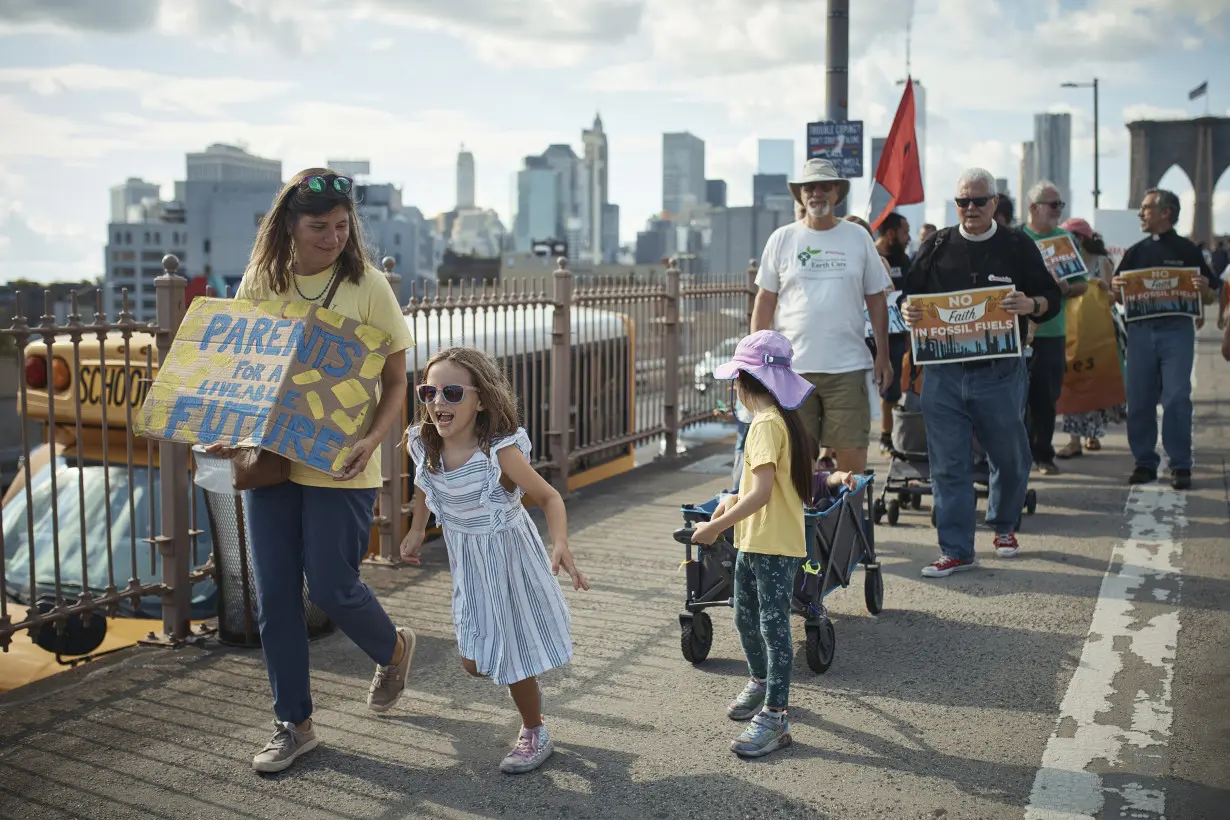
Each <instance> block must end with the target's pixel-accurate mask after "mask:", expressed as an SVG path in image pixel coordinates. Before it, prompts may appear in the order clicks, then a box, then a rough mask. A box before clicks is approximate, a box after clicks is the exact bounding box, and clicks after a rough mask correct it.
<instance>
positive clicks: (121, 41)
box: [0, 0, 1230, 281]
mask: <svg viewBox="0 0 1230 820" xmlns="http://www.w3.org/2000/svg"><path fill="white" fill-rule="evenodd" d="M511 2H512V0H509V3H506V4H505V5H509V4H511ZM145 5H146V6H148V7H151V8H154V12H152V13H150V14H148V15H145V16H142V15H141V14H139V13H136V12H133V13H132V14H131V15H129V14H128V13H127V12H125V11H124V10H122V9H121V10H117V11H116V12H114V13H113V14H111V15H110V16H108V15H99V14H96V13H94V12H93V11H92V10H91V9H92V8H93V7H92V6H91V5H90V4H89V3H86V2H83V0H78V2H62V3H57V4H55V5H54V7H42V6H29V7H22V9H23V10H22V11H21V12H20V17H18V16H15V15H17V14H18V12H15V11H12V10H11V9H6V10H3V11H0V47H2V48H3V49H4V53H5V54H6V60H5V63H4V65H3V66H0V116H3V117H4V118H5V119H6V121H9V122H21V123H22V128H20V129H12V130H10V131H9V132H6V133H5V134H4V135H2V136H0V157H2V158H0V173H3V174H4V176H5V178H6V179H7V180H8V182H9V187H10V190H12V191H13V192H14V193H12V194H10V196H9V197H7V198H6V201H5V203H4V204H3V205H2V206H0V278H2V279H4V280H11V279H13V278H17V277H26V278H34V279H41V280H44V281H45V280H48V279H64V280H67V279H78V278H94V277H97V276H100V275H101V274H102V248H103V245H104V243H105V241H106V238H107V237H106V224H107V221H108V219H109V216H110V211H111V202H110V189H111V188H112V187H114V186H116V185H120V184H121V183H123V182H124V181H125V180H126V179H128V178H129V177H136V178H142V179H145V180H147V181H150V182H154V183H158V184H160V186H161V196H162V197H163V198H164V199H169V198H171V197H172V196H173V189H172V182H173V180H176V179H182V178H184V176H185V172H184V164H183V162H184V160H183V157H184V155H185V154H186V153H189V152H193V151H201V150H203V149H204V148H205V147H206V146H208V145H210V144H213V143H215V142H221V143H230V144H239V145H243V146H245V147H247V148H248V150H250V151H251V152H252V153H253V154H256V155H259V156H264V157H270V158H274V159H278V160H280V161H281V162H282V163H283V168H284V174H285V175H286V176H289V175H290V174H292V173H294V172H295V171H297V170H299V168H302V167H308V166H309V165H319V164H322V163H323V162H324V161H325V160H326V159H327V158H328V157H331V156H353V157H361V158H366V159H370V160H371V162H372V163H373V166H374V167H376V168H377V169H378V173H377V174H376V175H375V178H374V180H373V181H376V182H389V183H393V184H395V185H398V186H400V187H402V188H403V198H404V201H405V202H406V204H407V205H412V206H415V207H418V208H419V209H421V211H422V212H423V214H424V215H426V216H428V217H431V216H433V215H434V214H437V213H439V212H442V211H447V210H449V209H451V208H452V207H453V206H454V205H455V204H456V202H455V199H456V182H457V168H456V160H457V152H458V145H459V144H461V143H463V142H464V144H465V146H466V149H467V150H468V151H470V152H472V153H473V156H474V158H475V163H476V165H477V166H478V168H479V173H478V174H477V180H476V191H475V200H476V202H475V204H476V206H477V207H479V208H494V209H495V210H497V211H498V212H499V213H500V215H501V217H502V218H503V219H504V220H505V223H506V224H511V219H512V216H513V215H512V214H511V213H508V212H507V204H508V203H509V201H510V189H509V185H510V179H511V177H512V175H513V174H514V173H515V171H516V170H517V168H518V167H519V160H520V159H521V158H522V157H524V156H526V155H528V154H533V153H536V152H541V151H543V150H544V148H546V147H547V146H549V145H551V144H553V143H556V142H561V141H564V140H567V141H568V142H569V143H570V144H573V143H576V137H575V135H576V133H577V129H578V128H579V127H581V126H582V125H583V124H584V123H587V122H589V121H590V120H591V119H592V117H593V115H594V112H595V111H596V110H597V111H600V112H601V114H602V118H603V122H604V126H605V131H606V133H607V136H608V139H609V167H610V177H609V201H610V202H612V203H619V205H620V219H619V239H620V242H621V244H630V243H631V242H632V241H633V240H634V238H635V236H636V233H637V232H638V231H640V230H642V229H643V227H644V225H645V222H646V220H647V219H648V218H649V217H650V216H652V215H654V214H656V213H657V212H658V211H659V210H660V208H661V202H662V189H661V176H662V156H661V145H662V135H663V134H664V133H670V132H681V131H688V132H690V133H692V134H694V135H696V136H697V137H699V138H700V139H702V140H704V142H705V146H706V149H705V150H706V163H705V168H704V178H705V179H711V180H724V181H725V182H726V183H727V186H728V187H727V190H728V204H730V205H732V206H739V205H743V204H750V202H751V199H752V197H751V193H752V191H751V188H752V177H753V175H754V173H755V172H756V170H757V164H758V156H757V148H758V141H759V140H760V139H790V140H794V141H795V142H796V145H801V144H803V140H804V129H805V127H806V123H807V122H808V121H811V120H819V119H823V116H822V114H823V111H824V110H825V101H824V83H823V82H822V78H823V75H824V63H823V60H824V57H823V42H824V31H823V19H824V13H823V9H824V3H823V2H822V1H821V2H809V3H805V4H804V5H807V6H808V7H815V9H816V10H817V12H818V13H817V14H816V15H814V19H817V20H819V21H820V23H819V28H818V29H817V30H815V31H812V32H810V33H809V32H804V31H801V30H800V29H799V27H798V26H797V20H798V19H799V13H800V11H799V10H798V9H797V8H795V7H794V6H793V5H792V6H790V7H789V8H787V7H786V6H785V5H784V4H782V3H780V2H772V0H770V1H769V2H763V3H758V2H751V0H732V2H731V3H729V4H725V5H723V6H722V7H721V8H718V9H715V8H712V7H711V5H710V4H704V3H701V2H699V0H678V2H677V3H673V4H669V5H666V4H663V3H661V2H655V0H637V2H633V1H632V0H629V2H627V3H626V4H621V5H620V6H619V7H618V8H614V7H612V6H611V5H610V4H601V3H597V2H594V0H577V2H576V3H575V4H573V5H574V7H575V8H574V10H573V12H570V14H569V15H568V16H567V17H564V16H560V15H556V14H554V12H552V11H551V8H552V7H551V6H550V5H549V4H547V3H545V2H536V3H529V4H525V3H523V4H521V6H524V7H525V8H523V11H524V12H525V14H512V15H500V16H498V19H480V18H482V15H477V16H474V15H469V14H466V15H463V14H462V13H461V10H460V9H443V10H433V11H412V10H408V9H414V8H422V6H421V5H418V6H416V5H415V4H405V5H404V7H399V8H400V9H401V10H398V9H395V7H394V4H392V3H389V2H384V0H362V2H356V3H355V4H354V7H353V8H349V7H348V9H347V10H346V11H344V12H339V11H337V10H336V9H333V8H329V7H328V6H327V4H324V3H321V2H315V0H303V2H302V3H289V2H285V1H284V0H265V2H252V3H247V4H244V5H243V7H242V8H241V7H240V6H239V5H237V4H233V3H230V2H227V1H226V0H219V2H218V3H216V4H209V5H204V4H179V5H174V4H167V3H162V4H159V3H158V2H157V0H149V2H148V3H147V4H145ZM531 5H532V6H534V8H533V9H531V8H530V6H531ZM882 5H883V4H881V7H876V8H875V9H872V8H870V7H867V6H866V4H859V3H855V4H852V9H851V14H852V20H851V26H852V32H851V45H852V50H851V75H850V76H851V87H850V117H851V118H852V119H861V120H863V122H864V126H865V128H864V131H865V137H864V139H865V142H864V150H867V151H870V148H871V145H870V140H871V138H872V137H874V136H883V135H884V134H885V133H887V130H888V127H889V124H890V123H891V119H892V114H893V111H894V110H895V107H896V102H897V99H898V98H899V96H900V86H898V85H896V81H897V80H899V79H901V78H902V77H903V76H904V74H905V66H904V18H905V16H906V15H905V10H906V8H907V7H908V6H909V5H911V4H910V3H908V2H905V0H889V2H888V5H889V6H891V8H887V9H886V8H883V7H882ZM915 5H916V10H915V20H914V43H915V48H914V53H913V73H914V76H915V78H916V79H919V80H920V81H922V82H923V83H924V84H925V86H926V88H927V94H928V99H927V140H926V157H925V164H926V177H925V180H924V182H925V185H926V188H927V221H931V222H936V223H940V222H943V221H945V220H944V219H943V216H944V213H945V210H946V207H947V206H946V200H947V199H949V197H950V196H951V194H950V191H949V190H948V189H950V188H951V186H952V184H953V181H954V180H955V178H956V175H957V174H958V173H959V172H960V170H961V169H962V167H964V166H965V165H967V164H976V165H981V166H984V167H986V168H987V169H988V170H990V171H991V172H992V173H994V174H995V175H996V176H997V177H1007V178H1009V179H1014V180H1015V179H1016V178H1017V170H1018V167H1019V162H1020V154H1019V152H1020V145H1021V142H1022V141H1024V140H1026V139H1028V138H1029V137H1030V136H1031V135H1032V130H1033V128H1032V127H1033V117H1034V114H1037V113H1069V114H1071V129H1072V140H1071V169H1070V186H1071V190H1072V194H1071V203H1070V204H1071V207H1070V209H1069V213H1070V214H1071V215H1079V216H1085V217H1087V218H1091V217H1092V197H1091V194H1090V191H1091V190H1092V145H1091V132H1090V123H1091V118H1092V105H1091V103H1092V100H1091V98H1089V95H1087V94H1080V93H1074V92H1071V91H1065V90H1062V89H1061V88H1060V87H1059V86H1060V84H1061V83H1062V82H1066V81H1084V80H1088V79H1090V78H1092V77H1093V76H1098V77H1101V78H1102V88H1101V103H1102V111H1101V114H1102V116H1101V126H1102V127H1101V135H1100V136H1101V149H1102V166H1101V167H1102V185H1101V187H1102V189H1103V195H1102V206H1103V207H1112V208H1122V207H1126V205H1127V191H1128V151H1127V147H1128V135H1127V129H1126V128H1125V127H1124V122H1125V121H1127V120H1131V119H1141V118H1166V117H1176V116H1189V115H1194V114H1201V113H1203V111H1204V108H1205V102H1206V101H1205V100H1199V101H1196V102H1195V103H1189V102H1188V101H1187V97H1186V95H1187V91H1188V90H1189V89H1190V88H1192V87H1194V86H1196V85H1198V84H1199V83H1200V82H1202V81H1203V80H1205V79H1206V75H1207V74H1209V70H1208V66H1210V65H1212V64H1213V63H1214V62H1215V60H1216V59H1217V55H1219V54H1220V53H1221V49H1222V48H1224V44H1225V42H1226V40H1227V32H1226V18H1225V16H1224V15H1220V14H1219V12H1216V11H1209V10H1205V9H1204V6H1203V5H1201V6H1181V7H1180V8H1178V9H1175V10H1172V11H1166V10H1165V8H1164V7H1163V6H1162V4H1161V3H1160V2H1146V0H1122V2H1117V3H1111V2H1109V0H1090V1H1089V2H1086V3H1083V4H1079V5H1078V4H1075V3H1070V2H1067V0H1063V1H1062V2H1060V3H1058V4H1049V5H1048V4H1043V5H1042V6H1040V7H1037V8H1033V7H1031V8H1027V9H1025V8H1022V9H1005V8H999V7H988V8H987V9H985V13H984V14H980V15H966V14H964V13H963V12H960V11H959V10H958V8H957V7H958V6H960V5H961V4H960V3H959V2H958V0H930V1H928V0H920V1H919V2H918V3H916V4H915ZM173 6H174V8H173ZM222 7H225V9H226V12H225V13H223V11H222ZM519 7H520V6H519ZM535 10H537V12H539V13H537V14H536V13H535ZM1112 11H1113V12H1114V14H1111V13H1110V12H1112ZM954 15H955V17H954ZM1108 17H1111V18H1114V27H1111V28H1108V27H1107V26H1108V23H1107V22H1106V21H1107V19H1108ZM471 18H473V19H471ZM956 18H959V19H961V20H962V21H963V22H962V25H961V26H957V27H954V26H953V25H952V23H951V21H952V20H953V19H956ZM519 20H520V21H528V20H534V21H535V22H534V24H533V25H532V26H531V25H529V24H528V23H527V22H519ZM321 26H324V27H326V28H327V29H328V30H330V31H331V32H335V33H336V36H337V37H339V38H343V39H344V40H345V41H346V42H347V43H349V44H350V45H351V48H348V49H347V51H346V54H345V55H342V54H340V53H338V52H336V50H334V51H333V52H330V51H329V50H328V49H325V48H323V47H322V45H321V44H320V43H319V42H316V40H315V39H314V36H313V34H312V32H315V31H320V30H324V29H322V28H320V27H321ZM690 26H695V27H697V28H698V29H700V30H712V31H722V32H729V33H730V34H731V36H729V37H727V36H722V37H719V38H716V41H712V40H710V38H704V39H705V42H704V43H703V45H702V44H701V43H696V44H683V45H681V44H680V43H679V42H678V38H677V37H673V36H669V35H670V33H671V32H677V31H678V30H680V29H681V27H683V28H687V27H690ZM1076 31H1082V32H1084V33H1083V34H1082V35H1081V37H1080V38H1078V39H1077V40H1073V38H1074V37H1075V34H1074V32H1076ZM1157 37H1163V38H1164V39H1166V40H1167V41H1170V42H1174V43H1175V44H1176V45H1175V49H1174V52H1173V53H1171V54H1158V53H1156V49H1143V48H1142V46H1141V45H1140V44H1141V43H1142V42H1146V41H1147V42H1153V41H1155V40H1156V38H1157ZM988 38H990V39H991V40H993V41H995V42H997V43H998V44H999V45H998V46H997V49H996V50H995V56H993V57H989V58H988V60H987V66H986V67H985V70H980V71H979V72H978V76H977V77H976V78H973V79H971V78H970V77H969V76H968V73H967V72H965V71H964V70H963V69H961V68H960V67H959V66H957V65H955V64H953V63H952V61H950V60H949V59H948V57H949V54H951V53H953V51H954V50H956V49H960V48H967V47H968V48H973V47H975V46H978V45H979V44H981V43H985V42H986V41H987V39H988ZM928 42H944V43H945V48H944V49H943V50H939V49H931V50H928V49H927V48H925V47H924V46H922V45H920V44H925V43H928ZM817 44H818V46H819V47H817ZM1057 53H1063V54H1065V55H1067V56H1066V57H1065V58H1064V59H1063V60H1055V59H1052V57H1053V56H1054V55H1055V54H1057ZM1142 53H1144V54H1145V56H1144V57H1142V56H1141V55H1142ZM766 54H772V57H771V58H770V59H767V60H766V59H765V55H766ZM1031 55H1032V56H1031ZM1030 59H1034V60H1035V61H1036V63H1037V64H1036V65H1032V66H1031V65H1028V62H1029V60H1030ZM355 63H361V65H360V66H356V65H355ZM429 71H430V72H431V76H442V77H445V79H443V80H440V81H439V82H436V81H434V80H433V81H432V82H430V83H428V82H423V81H422V80H424V79H425V78H426V76H427V72H429ZM407 76H410V77H411V78H417V79H416V81H415V82H413V83H412V84H413V85H414V87H415V88H414V93H413V94H411V95H409V96H407V95H406V93H405V78H406V77H407ZM808 77H814V78H817V79H816V80H815V81H812V80H810V79H806V78H808ZM1210 79H1212V80H1213V81H1212V82H1211V83H1210V86H1209V94H1210V96H1211V99H1210V100H1208V104H1209V108H1210V110H1211V111H1212V112H1213V113H1218V114H1219V113H1224V112H1226V111H1227V105H1228V104H1230V89H1227V88H1226V87H1224V86H1222V85H1219V84H1218V83H1217V82H1216V78H1210ZM547 89H553V90H552V91H551V95H550V97H546V96H544V92H545V91H546V90H547ZM801 160H802V158H801V156H798V155H797V154H796V163H801ZM873 172H874V169H867V171H866V174H865V176H864V177H863V179H861V180H856V181H855V182H854V184H853V185H852V190H851V196H850V202H851V210H852V211H853V212H854V213H858V214H860V215H862V214H863V213H864V212H865V209H866V203H867V192H868V188H867V183H868V181H869V179H870V176H871V173H873ZM1162 183H1163V185H1168V186H1170V187H1172V188H1174V189H1175V190H1176V192H1178V193H1179V194H1180V197H1181V198H1182V199H1183V201H1184V203H1185V205H1187V204H1188V203H1190V202H1191V198H1192V193H1191V183H1190V181H1188V180H1187V179H1186V178H1184V177H1183V175H1182V173H1181V172H1178V171H1176V170H1174V169H1172V170H1171V171H1169V172H1168V173H1167V175H1166V176H1165V177H1163V180H1162ZM1018 194H1019V192H1018ZM1214 206H1215V217H1214V218H1215V224H1216V225H1217V226H1219V228H1218V229H1219V231H1220V232H1223V233H1224V232H1226V231H1227V229H1230V175H1226V176H1224V177H1223V178H1222V180H1220V184H1219V185H1218V186H1217V189H1216V191H1215V194H1214ZM1190 211H1191V209H1190V207H1185V208H1184V219H1189V218H1190ZM915 221H917V220H912V222H915ZM914 227H915V230H917V227H918V226H917V225H915V226H914Z"/></svg>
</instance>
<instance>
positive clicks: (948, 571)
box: [922, 555, 978, 578]
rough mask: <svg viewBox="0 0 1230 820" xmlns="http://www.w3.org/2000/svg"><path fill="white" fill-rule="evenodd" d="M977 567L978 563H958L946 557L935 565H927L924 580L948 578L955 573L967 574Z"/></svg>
mask: <svg viewBox="0 0 1230 820" xmlns="http://www.w3.org/2000/svg"><path fill="white" fill-rule="evenodd" d="M976 566H978V564H977V562H976V561H958V560H957V559H956V558H949V557H948V556H947V555H945V556H944V557H943V558H941V559H940V560H938V561H936V562H935V563H934V564H927V565H926V566H925V567H923V568H922V574H923V577H924V578H947V577H948V576H949V575H952V574H953V573H954V572H965V571H966V570H967V569H973V568H974V567H976Z"/></svg>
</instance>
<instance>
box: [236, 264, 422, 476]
mask: <svg viewBox="0 0 1230 820" xmlns="http://www.w3.org/2000/svg"><path fill="white" fill-rule="evenodd" d="M251 273H252V272H251V270H250V269H249V270H248V271H246V272H245V273H244V275H243V280H242V281H241V282H240V283H239V288H238V289H237V290H236V291H235V298H236V299H252V300H262V299H276V300H278V301H280V302H305V301H312V302H315V303H316V304H321V303H322V302H324V299H325V292H326V290H327V288H328V284H329V277H330V276H332V274H333V270H332V269H329V270H325V271H322V272H321V273H318V274H315V275H314V276H299V277H297V280H298V282H299V290H302V291H303V292H304V293H305V294H307V295H308V296H314V297H316V298H314V299H311V300H308V299H304V298H303V297H302V296H300V295H299V291H298V290H295V286H294V284H293V283H292V284H291V286H290V289H289V290H288V291H287V292H286V293H274V292H273V291H272V290H271V289H270V288H269V286H268V284H267V283H266V282H265V281H264V280H263V279H258V278H257V277H255V276H252V275H251ZM329 308H330V309H332V310H335V311H337V312H338V313H340V314H342V315H343V316H345V317H346V318H348V319H354V320H355V321H358V322H363V323H364V324H368V325H372V326H373V327H377V328H379V329H380V330H383V331H384V332H385V333H387V334H389V335H390V336H392V337H393V341H392V343H391V344H390V345H389V352H390V353H396V352H397V351H399V350H407V349H408V348H411V347H414V337H413V336H412V335H411V334H410V328H409V327H407V326H406V319H405V317H404V316H403V315H402V312H401V306H400V305H399V304H398V303H397V296H395V295H394V293H393V287H392V286H391V285H390V284H389V280H388V279H386V278H385V276H384V274H383V273H382V272H381V271H379V270H377V269H376V268H374V267H372V266H371V265H368V266H367V269H366V271H365V272H364V274H363V278H362V279H360V280H359V283H358V284H354V283H353V282H342V283H341V284H340V285H339V286H338V288H337V293H335V294H334V295H333V301H332V302H330V303H329ZM379 400H380V396H379V390H377V395H376V397H375V398H373V399H372V402H373V405H372V408H371V409H370V410H368V413H367V420H366V421H365V422H364V429H363V433H364V434H366V433H367V430H368V429H370V427H371V423H372V420H373V419H374V418H375V417H376V407H375V403H376V402H378V401H379ZM290 480H291V481H293V482H295V483H296V484H306V485H308V486H310V487H343V488H347V489H371V488H373V487H379V486H380V484H381V481H382V477H381V468H380V452H379V451H376V452H375V453H373V454H372V457H371V458H370V459H368V461H367V467H366V468H365V469H364V470H363V474H362V475H359V476H356V477H355V478H352V479H350V480H349V481H337V480H336V479H334V478H333V476H331V475H329V474H328V473H326V472H323V471H321V470H317V469H315V468H313V467H308V466H307V465H306V464H298V463H294V462H292V463H291V467H290Z"/></svg>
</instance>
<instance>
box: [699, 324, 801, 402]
mask: <svg viewBox="0 0 1230 820" xmlns="http://www.w3.org/2000/svg"><path fill="white" fill-rule="evenodd" d="M793 359H794V348H792V347H791V346H790V340H789V339H787V338H786V337H785V336H783V335H782V334H780V333H778V332H777V331H775V330H758V331H756V332H755V333H753V334H751V335H749V336H744V337H743V339H742V340H740V342H739V345H738V346H737V347H736V348H735V355H734V357H733V358H732V359H731V360H730V361H728V362H726V363H724V364H720V365H718V366H717V367H715V368H713V378H715V379H733V378H736V377H737V376H738V375H739V371H744V372H746V373H748V374H749V375H751V376H753V377H754V378H755V379H756V380H757V381H758V382H760V383H761V384H763V385H764V386H765V388H766V389H767V390H768V391H769V392H770V393H772V394H773V397H774V398H776V399H777V403H778V404H780V405H781V406H782V407H783V408H784V409H786V410H797V409H798V408H799V407H800V406H802V404H803V402H804V401H805V400H806V399H807V397H808V396H809V395H811V391H813V390H815V389H816V388H815V387H814V386H812V384H811V382H809V381H807V379H805V378H803V377H802V376H800V375H799V374H798V373H795V372H794V371H793V370H792V369H791V368H790V363H791V361H792V360H793Z"/></svg>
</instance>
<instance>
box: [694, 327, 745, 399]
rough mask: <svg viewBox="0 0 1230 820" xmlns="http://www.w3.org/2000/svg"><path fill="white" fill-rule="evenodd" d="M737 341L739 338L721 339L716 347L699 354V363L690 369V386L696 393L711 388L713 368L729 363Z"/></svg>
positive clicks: (737, 343)
mask: <svg viewBox="0 0 1230 820" xmlns="http://www.w3.org/2000/svg"><path fill="white" fill-rule="evenodd" d="M739 339H740V337H739V336H732V337H731V338H729V339H723V340H722V341H720V342H718V344H717V345H716V346H714V347H712V348H710V349H709V350H706V351H705V352H704V353H702V354H701V357H700V361H698V362H697V363H696V364H695V365H694V366H693V368H692V386H693V387H694V388H695V389H696V392H698V393H704V392H706V391H707V390H708V389H709V388H710V387H712V386H713V383H714V381H715V379H714V378H713V368H715V367H717V366H718V365H720V364H722V363H724V362H728V361H730V359H731V357H732V356H734V355H735V348H736V347H738V345H739Z"/></svg>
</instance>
